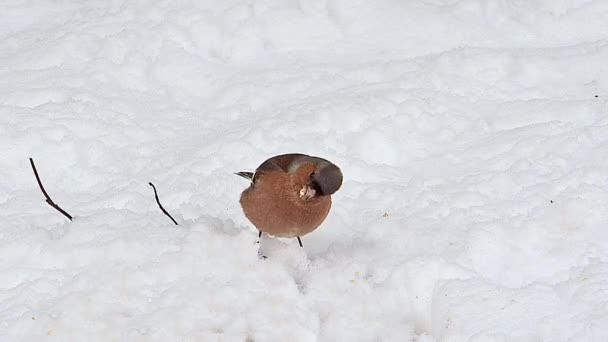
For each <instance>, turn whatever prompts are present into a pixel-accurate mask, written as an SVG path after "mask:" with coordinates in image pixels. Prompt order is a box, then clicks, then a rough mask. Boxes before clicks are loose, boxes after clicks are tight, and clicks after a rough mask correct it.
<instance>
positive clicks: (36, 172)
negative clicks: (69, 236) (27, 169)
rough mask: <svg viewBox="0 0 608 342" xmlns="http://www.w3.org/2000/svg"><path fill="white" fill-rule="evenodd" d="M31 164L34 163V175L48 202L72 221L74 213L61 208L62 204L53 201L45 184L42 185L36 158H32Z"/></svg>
mask: <svg viewBox="0 0 608 342" xmlns="http://www.w3.org/2000/svg"><path fill="white" fill-rule="evenodd" d="M30 164H31V165H32V170H34V176H36V181H38V186H40V190H41V191H42V194H43V195H44V197H46V203H48V204H49V205H50V206H51V207H53V208H55V209H56V210H57V211H58V212H60V213H62V214H63V215H64V216H65V217H67V218H68V219H70V221H72V215H70V214H68V213H67V212H66V211H65V210H63V209H61V207H60V206H58V205H57V204H56V203H55V202H53V200H52V199H51V197H50V196H49V194H47V193H46V190H44V186H42V182H41V181H40V176H38V171H37V170H36V165H34V160H33V159H32V158H30Z"/></svg>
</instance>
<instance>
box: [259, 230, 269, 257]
mask: <svg viewBox="0 0 608 342" xmlns="http://www.w3.org/2000/svg"><path fill="white" fill-rule="evenodd" d="M257 243H259V244H260V247H259V248H258V258H260V259H266V258H268V257H267V256H265V255H264V253H262V231H261V230H260V232H259V233H258V242H257Z"/></svg>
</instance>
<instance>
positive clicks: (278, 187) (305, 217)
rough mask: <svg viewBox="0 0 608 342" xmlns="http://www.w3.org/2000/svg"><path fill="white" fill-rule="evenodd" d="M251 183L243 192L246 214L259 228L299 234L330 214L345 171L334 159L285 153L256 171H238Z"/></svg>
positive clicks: (271, 232)
mask: <svg viewBox="0 0 608 342" xmlns="http://www.w3.org/2000/svg"><path fill="white" fill-rule="evenodd" d="M236 174H237V175H239V176H241V177H244V178H247V179H249V180H250V181H251V185H249V187H248V188H247V189H245V191H243V193H242V194H241V200H240V202H241V206H242V207H243V211H244V213H245V216H247V218H248V219H249V221H251V223H253V225H254V226H255V227H256V228H257V229H258V230H259V235H258V236H259V237H260V238H261V237H262V233H267V234H270V235H273V236H278V237H288V238H293V237H297V238H298V243H299V244H300V247H302V240H301V239H300V237H301V236H304V235H306V234H308V233H310V232H312V231H313V230H315V229H317V228H318V227H319V225H321V223H323V221H324V220H325V218H326V217H327V214H329V209H330V208H331V195H332V194H333V193H335V192H336V191H338V189H340V186H341V185H342V172H341V171H340V169H339V168H338V167H337V166H336V165H334V164H332V163H331V162H329V161H327V160H325V159H323V158H318V157H311V156H308V155H305V154H297V153H292V154H283V155H279V156H275V157H272V158H270V159H268V160H266V161H265V162H263V163H262V164H261V165H260V166H259V167H258V168H257V169H256V170H255V172H253V173H252V172H237V173H236Z"/></svg>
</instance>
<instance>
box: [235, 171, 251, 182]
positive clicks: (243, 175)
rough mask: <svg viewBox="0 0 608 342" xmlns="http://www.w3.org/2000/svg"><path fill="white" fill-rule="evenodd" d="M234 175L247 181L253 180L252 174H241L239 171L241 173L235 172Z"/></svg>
mask: <svg viewBox="0 0 608 342" xmlns="http://www.w3.org/2000/svg"><path fill="white" fill-rule="evenodd" d="M234 174H235V175H237V176H241V177H243V178H246V179H249V180H252V179H253V172H243V171H241V172H235V173H234Z"/></svg>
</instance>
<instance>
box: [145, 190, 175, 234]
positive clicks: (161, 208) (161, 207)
mask: <svg viewBox="0 0 608 342" xmlns="http://www.w3.org/2000/svg"><path fill="white" fill-rule="evenodd" d="M148 184H149V185H150V186H151V187H152V189H154V197H155V198H156V203H158V207H159V208H160V210H162V211H163V213H165V215H167V216H169V218H170V219H171V221H173V223H175V225H176V226H179V224H177V221H175V219H174V218H173V217H172V216H171V215H169V213H168V212H167V211H166V210H165V208H163V206H162V205H161V204H160V201H159V199H158V193H157V192H156V187H155V186H154V184H152V182H148Z"/></svg>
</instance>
